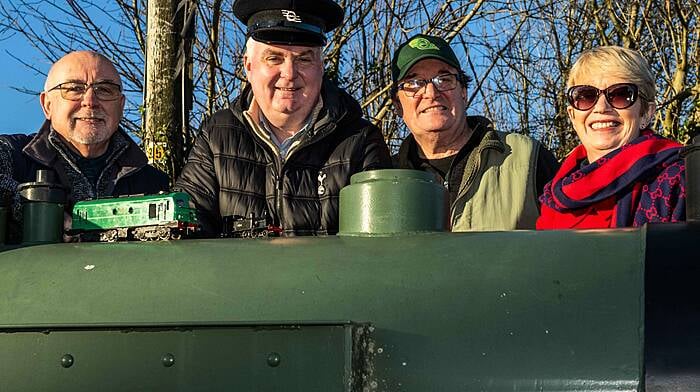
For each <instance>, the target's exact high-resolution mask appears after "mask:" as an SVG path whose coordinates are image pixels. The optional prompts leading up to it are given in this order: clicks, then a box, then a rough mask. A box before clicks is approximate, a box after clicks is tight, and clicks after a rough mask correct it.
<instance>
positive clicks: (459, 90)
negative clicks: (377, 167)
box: [391, 34, 558, 231]
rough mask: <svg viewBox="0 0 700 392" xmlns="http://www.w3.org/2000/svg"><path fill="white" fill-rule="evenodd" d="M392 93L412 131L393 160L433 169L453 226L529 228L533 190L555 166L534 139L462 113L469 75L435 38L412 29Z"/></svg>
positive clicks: (398, 55)
mask: <svg viewBox="0 0 700 392" xmlns="http://www.w3.org/2000/svg"><path fill="white" fill-rule="evenodd" d="M391 76H392V81H393V84H394V86H393V89H392V100H393V103H394V106H395V108H396V111H397V114H398V115H399V116H401V117H402V118H403V120H404V122H405V123H406V126H407V127H408V129H409V130H410V131H411V134H410V135H409V136H408V137H407V138H406V139H405V140H404V141H403V143H402V144H401V147H400V149H399V152H398V154H397V155H396V156H394V166H395V167H397V168H402V169H418V170H424V171H428V172H432V173H434V174H435V175H436V176H437V177H438V178H439V179H440V180H441V181H442V182H443V184H444V185H445V187H446V188H447V190H448V191H449V194H450V206H451V220H452V230H453V231H470V230H512V229H534V228H535V221H536V220H537V217H538V216H539V203H538V201H537V197H538V195H539V194H540V193H541V192H542V189H543V188H544V185H545V184H546V183H547V181H549V180H550V179H551V178H552V176H553V175H554V173H555V172H556V169H557V167H558V164H557V160H556V158H555V157H554V156H553V155H552V153H551V152H549V151H548V150H547V149H546V148H544V147H543V146H542V145H541V144H540V143H539V142H537V141H536V140H533V139H531V138H529V137H527V136H524V135H520V134H505V133H502V132H497V131H496V130H494V128H493V124H492V123H491V121H489V120H488V119H486V118H485V117H482V116H467V114H466V109H467V85H468V83H469V77H467V75H466V74H465V73H464V72H463V71H462V69H461V66H460V61H459V60H458V59H457V56H456V55H455V53H454V51H453V50H452V48H450V45H449V44H448V43H447V42H445V40H443V39H442V38H439V37H435V36H430V35H423V34H418V35H416V36H414V37H412V38H410V39H409V40H408V41H406V42H405V43H403V44H402V45H401V46H399V48H398V49H397V50H396V52H394V57H393V59H392V62H391Z"/></svg>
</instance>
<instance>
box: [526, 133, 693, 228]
mask: <svg viewBox="0 0 700 392" xmlns="http://www.w3.org/2000/svg"><path fill="white" fill-rule="evenodd" d="M681 147H682V146H681V144H679V143H677V142H675V141H672V140H668V139H665V138H663V137H661V136H658V135H655V134H653V133H652V132H651V131H649V130H645V131H642V134H641V136H640V137H638V138H636V139H635V140H633V141H632V142H631V143H629V144H626V145H624V146H622V147H620V148H618V149H617V150H615V151H612V152H610V153H608V154H607V155H605V156H603V157H601V158H599V159H598V160H596V161H595V162H593V163H591V164H588V165H585V166H583V167H582V166H581V163H582V162H583V161H584V159H586V157H587V154H586V149H585V148H584V147H583V145H580V146H578V147H576V148H575V149H574V150H573V151H572V152H571V154H569V155H568V156H567V157H566V159H564V161H563V162H562V165H561V167H560V168H559V171H558V172H557V174H556V175H555V176H554V179H552V181H551V182H549V183H548V184H547V185H545V188H544V193H543V194H542V196H540V202H541V203H542V205H541V215H540V218H539V219H538V220H537V229H545V230H546V229H574V228H576V229H593V228H608V227H627V226H631V225H632V220H633V218H634V213H635V211H636V208H637V204H638V203H639V196H640V194H641V192H642V189H643V186H644V179H645V178H647V177H648V176H650V175H651V174H654V173H656V172H658V170H659V167H660V166H661V165H662V164H663V163H664V162H670V161H673V160H676V159H678V152H679V149H680V148H681Z"/></svg>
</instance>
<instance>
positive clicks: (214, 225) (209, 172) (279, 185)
mask: <svg viewBox="0 0 700 392" xmlns="http://www.w3.org/2000/svg"><path fill="white" fill-rule="evenodd" d="M321 98H322V101H323V108H322V109H321V111H320V112H319V114H318V117H317V120H316V121H315V123H314V124H313V125H312V126H311V127H310V128H309V129H307V131H306V132H307V134H306V135H305V136H304V139H302V141H301V143H300V145H299V146H297V147H292V149H291V150H290V151H289V154H288V155H287V157H286V160H284V161H283V160H282V159H281V158H280V155H279V152H278V149H277V148H276V147H275V146H273V145H272V144H271V142H270V141H269V140H268V141H266V140H263V139H262V137H261V136H260V135H259V134H257V133H256V131H255V130H254V129H253V128H252V127H251V125H250V124H249V122H248V120H246V119H245V118H244V115H243V112H244V111H246V110H248V108H249V107H250V103H251V100H252V93H251V91H250V89H249V88H246V89H245V90H243V92H242V94H241V96H239V97H238V99H237V100H236V101H235V102H234V104H233V105H232V107H231V108H230V109H225V110H221V111H219V112H217V113H215V114H214V115H213V116H212V118H211V119H210V120H209V122H208V123H207V124H206V125H205V126H204V127H203V129H202V131H201V133H200V135H199V136H198V138H197V140H196V142H195V145H194V147H193V149H192V152H191V153H190V156H189V158H188V161H187V164H186V165H185V167H184V169H183V171H182V174H181V176H180V178H179V179H178V181H177V183H176V185H175V188H176V189H178V190H182V191H185V192H187V193H188V194H189V195H190V196H191V197H192V201H193V203H194V206H195V207H196V208H197V210H198V211H199V215H200V216H199V218H200V223H201V224H202V229H203V232H204V233H205V234H207V235H216V234H218V233H220V232H221V228H222V227H221V226H222V217H224V216H228V215H241V216H247V215H248V214H250V213H255V215H256V216H262V214H264V213H266V214H267V215H268V216H269V217H271V218H272V220H273V222H274V224H275V225H279V226H280V227H282V229H283V230H284V233H285V235H319V234H321V235H322V234H335V233H337V232H338V207H339V206H338V197H339V194H340V189H341V188H342V187H344V186H346V185H348V184H349V183H350V176H351V175H353V174H355V173H357V172H361V171H364V170H371V169H382V168H388V167H390V166H391V160H390V157H389V151H388V148H387V146H386V144H385V143H384V139H383V138H382V135H381V133H380V132H379V130H378V129H377V128H376V127H375V126H373V125H372V124H370V123H369V122H368V121H367V120H365V119H363V118H362V112H361V110H360V106H359V104H358V103H357V101H355V100H354V99H353V98H352V97H351V96H350V95H348V94H347V93H346V92H344V91H343V90H341V89H339V88H338V87H335V86H334V85H333V84H332V82H329V81H328V80H324V82H323V86H322V88H321Z"/></svg>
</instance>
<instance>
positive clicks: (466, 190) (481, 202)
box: [451, 131, 539, 231]
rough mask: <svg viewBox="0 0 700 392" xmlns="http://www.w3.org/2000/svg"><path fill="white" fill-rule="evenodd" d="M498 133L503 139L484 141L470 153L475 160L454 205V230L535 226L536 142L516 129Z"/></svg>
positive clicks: (508, 228) (452, 210)
mask: <svg viewBox="0 0 700 392" xmlns="http://www.w3.org/2000/svg"><path fill="white" fill-rule="evenodd" d="M491 132H494V131H491ZM497 135H498V138H499V139H500V141H501V143H498V142H497V143H495V144H494V143H493V140H491V142H490V143H481V144H480V145H479V146H478V147H477V148H476V149H475V150H474V151H473V153H472V156H470V157H469V160H470V161H472V160H474V161H473V162H471V163H468V164H467V169H466V170H465V173H464V177H463V178H462V181H461V185H460V189H459V192H458V194H457V198H456V199H455V202H454V204H453V205H452V209H451V217H452V231H486V230H513V229H534V228H535V221H536V220H537V217H538V216H539V208H538V201H537V191H536V187H535V181H536V174H535V170H536V162H537V154H538V152H539V148H538V145H537V142H536V141H534V140H533V139H531V138H529V137H527V136H524V135H520V134H516V133H509V134H506V133H502V132H497ZM485 139H488V138H485ZM470 167H472V168H473V169H472V170H470V169H469V168H470Z"/></svg>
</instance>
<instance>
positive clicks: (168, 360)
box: [160, 353, 175, 367]
mask: <svg viewBox="0 0 700 392" xmlns="http://www.w3.org/2000/svg"><path fill="white" fill-rule="evenodd" d="M160 363H162V364H163V366H165V367H171V366H173V365H174V364H175V356H174V355H173V354H171V353H165V354H163V356H162V357H161V358H160Z"/></svg>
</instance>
